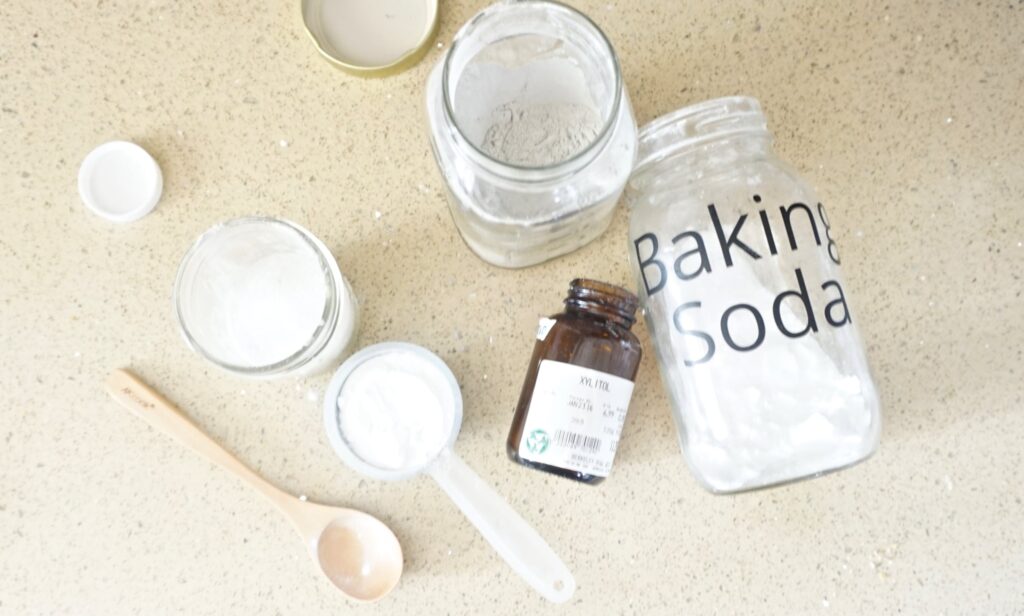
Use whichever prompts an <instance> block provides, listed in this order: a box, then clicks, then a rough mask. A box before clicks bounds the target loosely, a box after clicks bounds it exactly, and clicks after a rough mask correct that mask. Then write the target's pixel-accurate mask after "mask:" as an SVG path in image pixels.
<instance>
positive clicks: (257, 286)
mask: <svg viewBox="0 0 1024 616" xmlns="http://www.w3.org/2000/svg"><path fill="white" fill-rule="evenodd" d="M174 308H175V313H176V315H177V318H178V325H179V327H180V329H181V334H182V337H184V339H185V343H186V344H188V346H189V348H191V349H192V350H193V351H195V352H196V353H197V354H198V355H200V356H201V357H203V358H205V359H207V360H209V361H210V362H211V363H213V364H214V365H216V366H218V367H220V368H223V369H224V370H227V371H228V372H231V373H234V374H237V375H240V376H245V377H251V378H264V379H265V378H274V377H283V376H307V375H312V374H317V373H320V372H323V371H325V370H327V369H328V368H331V367H333V366H334V365H335V364H337V363H338V362H339V361H340V360H341V358H342V356H343V355H345V354H346V353H347V352H348V350H349V347H350V346H351V342H352V340H353V339H354V337H355V332H356V324H357V318H358V306H357V304H356V300H355V295H354V294H353V293H352V289H351V287H350V286H349V284H348V281H346V280H345V277H344V276H342V274H341V271H340V270H339V269H338V263H337V262H336V261H335V260H334V257H333V256H332V255H331V252H330V250H328V249H327V247H326V246H325V245H324V244H323V242H321V241H320V240H319V239H317V238H316V237H315V236H313V234H311V233H310V232H309V231H307V230H306V229H304V228H302V227H300V226H299V225H296V224H294V223H291V222H288V221H284V220H277V219H274V218H262V217H249V218H239V219H235V220H230V221H227V222H224V223H221V224H218V225H216V226H214V227H212V228H211V229H209V230H208V231H206V232H205V233H203V234H202V235H201V236H199V238H198V239H197V240H196V242H195V243H194V244H193V245H192V247H191V248H190V249H189V250H188V252H187V253H185V256H184V257H183V258H182V261H181V265H180V266H179V268H178V276H177V279H176V281H175V284H174Z"/></svg>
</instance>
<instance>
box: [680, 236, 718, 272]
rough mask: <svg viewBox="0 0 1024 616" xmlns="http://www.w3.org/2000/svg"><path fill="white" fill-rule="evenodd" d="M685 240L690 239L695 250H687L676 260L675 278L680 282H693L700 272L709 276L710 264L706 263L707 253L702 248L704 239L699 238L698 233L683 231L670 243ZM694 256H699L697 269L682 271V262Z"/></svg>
mask: <svg viewBox="0 0 1024 616" xmlns="http://www.w3.org/2000/svg"><path fill="white" fill-rule="evenodd" d="M685 238H692V239H693V243H694V245H695V248H692V249H690V250H687V251H686V252H684V253H682V254H681V255H679V258H677V259H676V263H675V270H676V276H679V279H680V280H693V279H694V278H696V277H697V276H700V275H701V273H702V272H708V273H709V274H710V273H711V262H710V261H708V251H707V250H706V249H705V248H704V239H703V238H702V237H701V236H700V233H697V232H696V231H683V232H682V233H680V234H679V235H677V236H675V237H674V238H672V243H673V244H677V243H679V242H680V241H682V240H683V239H685ZM694 254H696V255H700V263H698V264H697V268H696V269H695V270H693V271H692V272H685V271H683V261H684V260H685V259H686V258H687V257H689V256H690V255H694Z"/></svg>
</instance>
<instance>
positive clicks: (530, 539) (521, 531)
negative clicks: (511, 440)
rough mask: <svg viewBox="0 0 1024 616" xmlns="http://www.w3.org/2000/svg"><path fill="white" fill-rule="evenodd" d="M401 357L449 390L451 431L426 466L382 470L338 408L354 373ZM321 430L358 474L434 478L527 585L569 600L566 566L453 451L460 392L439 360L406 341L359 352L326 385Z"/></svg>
mask: <svg viewBox="0 0 1024 616" xmlns="http://www.w3.org/2000/svg"><path fill="white" fill-rule="evenodd" d="M402 357H407V358H409V357H411V358H413V359H415V360H416V363H417V365H418V366H419V367H420V368H422V366H429V368H428V370H427V372H429V373H430V374H428V375H423V374H422V372H423V370H422V369H421V370H420V373H421V374H420V375H419V376H420V377H422V378H429V379H431V380H432V384H433V385H435V386H437V387H440V388H442V389H450V394H451V395H450V396H447V395H446V396H444V398H445V400H446V402H450V406H451V407H452V408H451V409H445V411H447V413H448V416H447V417H446V418H445V419H446V422H445V423H448V422H449V421H450V426H451V429H450V434H449V435H448V437H447V440H446V441H445V442H444V443H443V444H441V445H440V446H439V447H438V450H437V452H436V453H434V454H433V455H431V456H427V457H426V459H425V461H423V462H418V463H415V464H412V465H411V466H408V467H406V468H381V467H380V466H378V465H374V464H371V463H370V462H367V461H366V460H365V459H363V458H362V457H360V456H359V455H358V454H357V453H356V451H355V449H354V448H353V446H352V445H351V444H350V443H349V442H348V441H347V440H346V435H345V433H344V431H343V429H342V424H343V421H342V419H341V416H342V414H344V413H345V411H346V409H345V408H339V405H338V399H339V396H340V395H341V394H342V392H343V390H344V388H345V384H346V381H347V380H348V379H349V376H350V375H352V373H353V371H354V370H356V368H359V367H360V366H363V365H369V364H367V362H373V361H374V360H381V359H383V358H390V365H392V366H393V365H395V364H399V365H400V363H401V361H400V359H401V358H402ZM435 372H436V374H434V373H435ZM324 426H325V428H326V430H327V438H328V440H329V441H330V443H331V446H332V447H333V448H334V450H335V451H336V452H337V454H338V456H339V457H340V458H341V459H342V460H343V461H344V462H345V463H346V464H347V465H348V466H350V467H351V468H352V469H354V470H355V471H357V472H359V473H362V474H364V475H366V476H368V477H373V478H375V479H383V480H397V479H407V478H410V477H413V476H415V475H418V474H420V473H427V474H428V475H430V476H431V477H433V478H434V480H435V481H437V483H438V484H439V485H440V486H441V488H442V489H443V490H444V491H445V492H446V493H447V494H448V496H449V497H450V498H451V499H452V502H454V503H455V504H456V505H457V506H458V507H459V509H461V510H462V513H463V514H465V516H466V518H468V519H469V521H470V522H472V523H473V525H474V526H476V528H477V530H479V531H480V534H482V535H483V536H484V538H485V539H487V541H488V543H490V544H491V546H493V547H494V549H495V550H496V551H497V552H498V554H499V555H500V556H501V557H502V558H504V559H505V561H506V562H507V563H508V564H509V565H510V566H511V567H512V569H513V570H515V572H516V573H518V574H519V575H520V576H521V577H522V578H523V579H524V580H526V582H527V583H528V584H529V585H530V586H532V587H533V588H534V589H535V590H536V591H537V592H539V593H540V594H541V595H542V596H544V598H546V599H548V600H549V601H553V602H555V603H564V602H565V601H568V600H569V599H570V598H571V597H572V595H573V593H574V592H575V591H576V582H575V580H573V577H572V573H570V572H569V568H568V567H566V566H565V563H563V562H562V560H561V559H560V558H559V557H558V555H557V554H555V552H554V551H553V550H552V549H551V547H550V546H548V544H547V542H546V541H544V539H543V538H542V537H541V536H540V534H539V533H537V531H536V530H534V528H533V527H532V526H530V525H529V524H528V523H527V522H526V520H524V519H523V518H522V517H521V516H520V515H519V514H518V513H516V511H515V510H514V509H512V507H511V506H509V504H508V502H506V501H505V499H503V498H502V497H501V496H500V495H499V494H498V493H497V492H495V491H494V489H493V488H491V486H489V485H487V483H485V482H484V481H483V480H482V479H481V478H480V477H479V476H478V475H477V474H476V473H474V472H473V471H472V470H471V469H470V468H469V467H468V466H466V464H465V463H464V462H463V461H462V460H461V459H460V458H459V456H458V455H456V454H455V452H454V451H453V450H452V446H453V445H454V443H455V439H456V437H457V436H458V434H459V428H461V427H462V393H461V391H460V390H459V385H458V383H457V382H456V380H455V375H454V374H452V371H451V370H450V369H449V368H448V366H447V365H446V364H445V363H444V361H443V360H441V358H439V357H438V356H436V355H434V354H433V353H431V352H430V351H428V350H427V349H424V348H423V347H420V346H417V345H414V344H408V343H404V342H385V343H381V344H375V345H373V346H369V347H366V348H365V349H363V350H361V351H359V352H358V353H356V354H355V355H353V356H351V357H350V358H349V359H348V360H346V361H345V363H344V364H342V365H341V368H339V369H338V372H337V373H336V374H335V375H334V378H332V379H331V383H330V385H328V386H327V391H326V393H325V395H324Z"/></svg>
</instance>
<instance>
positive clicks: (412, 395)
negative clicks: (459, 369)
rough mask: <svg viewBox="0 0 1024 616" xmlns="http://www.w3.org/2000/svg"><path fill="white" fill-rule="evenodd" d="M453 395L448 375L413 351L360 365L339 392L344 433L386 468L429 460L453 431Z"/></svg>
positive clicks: (365, 457) (360, 452)
mask: <svg viewBox="0 0 1024 616" xmlns="http://www.w3.org/2000/svg"><path fill="white" fill-rule="evenodd" d="M454 409H455V400H454V399H453V395H452V391H451V388H450V385H449V382H448V380H447V379H446V377H445V375H444V374H443V373H441V372H440V370H438V368H437V367H436V366H435V365H434V364H432V363H430V362H429V361H427V360H426V359H424V358H423V357H420V356H419V355H417V354H415V353H412V352H410V351H391V352H388V353H384V354H381V355H377V356H374V357H371V358H369V359H367V360H366V361H364V362H363V363H361V364H359V365H358V366H357V367H356V368H355V369H354V370H353V371H352V373H351V374H349V375H348V377H347V378H346V379H345V382H344V384H343V385H342V387H341V393H340V394H339V395H338V423H339V425H340V426H341V434H342V438H344V439H345V442H347V443H348V444H349V446H350V447H351V448H352V451H353V452H355V454H356V455H357V456H359V457H360V458H361V459H362V460H363V461H365V462H367V463H368V464H370V465H372V466H375V467H377V468H379V469H385V470H405V469H414V468H418V467H420V466H423V465H424V464H426V463H428V462H430V461H431V460H432V459H433V458H434V457H436V456H437V454H438V453H440V451H441V450H442V449H443V448H444V446H445V443H446V442H447V441H448V437H449V436H451V432H452V428H453V426H452V422H453V421H454V417H453V414H454Z"/></svg>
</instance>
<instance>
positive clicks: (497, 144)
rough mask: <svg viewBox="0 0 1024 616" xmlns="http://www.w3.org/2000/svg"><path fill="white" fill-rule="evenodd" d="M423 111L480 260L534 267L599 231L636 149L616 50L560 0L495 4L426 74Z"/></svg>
mask: <svg viewBox="0 0 1024 616" xmlns="http://www.w3.org/2000/svg"><path fill="white" fill-rule="evenodd" d="M426 106H427V119H428V123H429V127H430V140H431V145H432V148H433V152H434V158H435V159H436V161H437V165H438V167H439V168H440V171H441V174H442V176H443V177H444V180H445V183H446V185H447V187H448V197H449V199H448V201H449V206H450V209H451V213H452V218H453V219H454V221H455V225H456V226H457V227H458V229H459V232H460V233H461V235H462V237H463V239H464V240H465V242H466V244H468V245H469V247H470V248H471V249H472V250H473V252H475V253H476V254H477V255H479V256H480V258H482V259H483V260H485V261H487V262H489V263H492V264H494V265H498V266H502V267H526V266H529V265H534V264H536V263H540V262H542V261H546V260H548V259H552V258H554V257H557V256H559V255H563V254H566V253H569V252H572V251H573V250H576V249H577V248H579V247H581V246H583V245H585V244H587V243H589V242H590V241H592V240H594V239H596V238H597V237H598V236H599V235H601V233H603V232H604V231H605V229H607V228H608V225H609V224H610V222H611V216H612V213H613V210H614V208H615V204H616V203H617V201H618V199H619V197H620V196H621V194H622V190H623V188H624V187H625V184H626V181H627V180H628V178H629V174H630V171H631V170H632V167H633V163H634V162H635V158H636V122H635V121H634V119H633V111H632V109H631V108H630V104H629V98H628V97H627V95H626V88H625V86H624V85H623V81H622V75H621V73H620V71H619V63H618V59H617V58H616V56H615V52H614V50H613V49H612V46H611V44H610V43H609V42H608V39H607V38H606V37H605V36H604V34H603V33H602V32H601V30H600V29H598V27H597V26H596V25H595V24H594V23H593V22H592V21H590V19H588V18H587V17H586V16H584V15H582V14H581V13H579V12H577V11H576V10H574V9H572V8H569V7H567V6H565V5H562V4H558V3H555V2H545V1H515V2H511V1H509V2H501V3H498V4H495V5H493V6H491V7H489V8H487V9H485V10H483V11H481V12H480V13H478V14H477V15H476V16H475V17H473V18H472V19H470V20H469V22H468V23H467V24H466V25H465V26H463V28H462V29H461V30H460V31H459V33H458V34H457V35H456V37H455V40H454V41H453V43H452V46H451V48H450V49H449V50H448V52H447V53H446V54H445V55H444V57H443V58H442V59H441V60H440V61H439V62H438V64H437V66H435V68H434V70H433V71H432V72H431V74H430V78H429V80H428V82H427V89H426Z"/></svg>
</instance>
